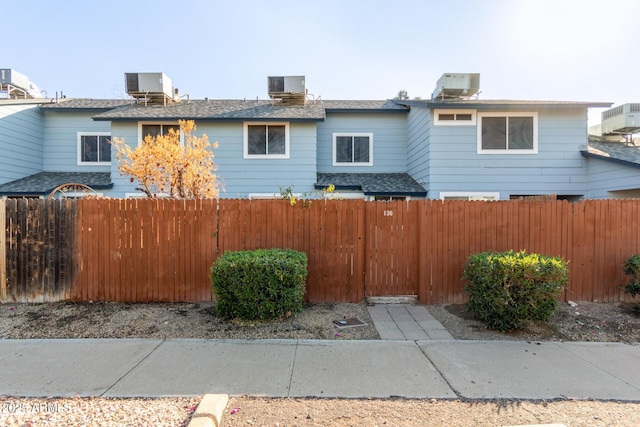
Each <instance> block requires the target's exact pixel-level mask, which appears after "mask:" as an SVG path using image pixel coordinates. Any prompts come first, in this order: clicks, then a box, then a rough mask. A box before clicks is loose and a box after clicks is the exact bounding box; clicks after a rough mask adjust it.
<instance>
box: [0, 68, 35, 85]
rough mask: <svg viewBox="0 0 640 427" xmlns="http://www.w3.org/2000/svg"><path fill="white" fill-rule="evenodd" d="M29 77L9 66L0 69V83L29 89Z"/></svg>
mask: <svg viewBox="0 0 640 427" xmlns="http://www.w3.org/2000/svg"><path fill="white" fill-rule="evenodd" d="M30 83H31V82H30V81H29V78H28V77H27V76H25V75H24V74H22V73H19V72H17V71H16V70H12V69H11V68H2V69H0V84H2V85H3V86H4V85H11V86H15V87H18V88H20V89H23V90H27V89H29V84H30Z"/></svg>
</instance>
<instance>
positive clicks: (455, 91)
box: [431, 73, 480, 99]
mask: <svg viewBox="0 0 640 427" xmlns="http://www.w3.org/2000/svg"><path fill="white" fill-rule="evenodd" d="M479 90H480V74H479V73H466V74H463V73H445V74H443V75H442V77H440V78H439V79H438V83H437V84H436V89H435V90H434V91H433V94H432V95H431V99H436V98H441V99H451V98H468V97H471V96H473V95H475V94H477V93H478V91H479Z"/></svg>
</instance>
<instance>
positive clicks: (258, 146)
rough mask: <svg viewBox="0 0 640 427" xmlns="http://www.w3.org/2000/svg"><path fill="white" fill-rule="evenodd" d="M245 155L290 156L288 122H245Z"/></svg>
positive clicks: (276, 157)
mask: <svg viewBox="0 0 640 427" xmlns="http://www.w3.org/2000/svg"><path fill="white" fill-rule="evenodd" d="M244 157H245V158H247V159H251V158H275V159H288V158H289V124H288V123H245V125H244Z"/></svg>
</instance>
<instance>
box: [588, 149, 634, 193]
mask: <svg viewBox="0 0 640 427" xmlns="http://www.w3.org/2000/svg"><path fill="white" fill-rule="evenodd" d="M585 162H586V164H587V171H588V176H589V194H588V197H589V198H590V199H605V198H619V197H639V196H640V168H636V167H630V166H625V165H622V164H620V163H614V162H610V161H607V160H600V159H594V158H588V159H585ZM611 192H614V193H611ZM615 192H620V193H615Z"/></svg>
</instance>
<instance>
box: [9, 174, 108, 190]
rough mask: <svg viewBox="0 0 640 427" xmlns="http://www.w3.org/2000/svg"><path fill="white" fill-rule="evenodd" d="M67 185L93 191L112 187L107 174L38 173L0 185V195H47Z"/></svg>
mask: <svg viewBox="0 0 640 427" xmlns="http://www.w3.org/2000/svg"><path fill="white" fill-rule="evenodd" d="M69 183H77V184H84V185H88V186H89V187H91V188H93V189H94V190H98V189H106V188H111V187H113V183H112V182H111V173H109V172H39V173H36V174H34V175H29V176H27V177H25V178H21V179H17V180H15V181H11V182H7V183H6V184H2V185H0V195H3V196H9V195H13V196H20V195H47V194H49V193H51V192H52V191H53V190H55V189H56V187H58V186H60V185H63V184H69Z"/></svg>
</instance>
